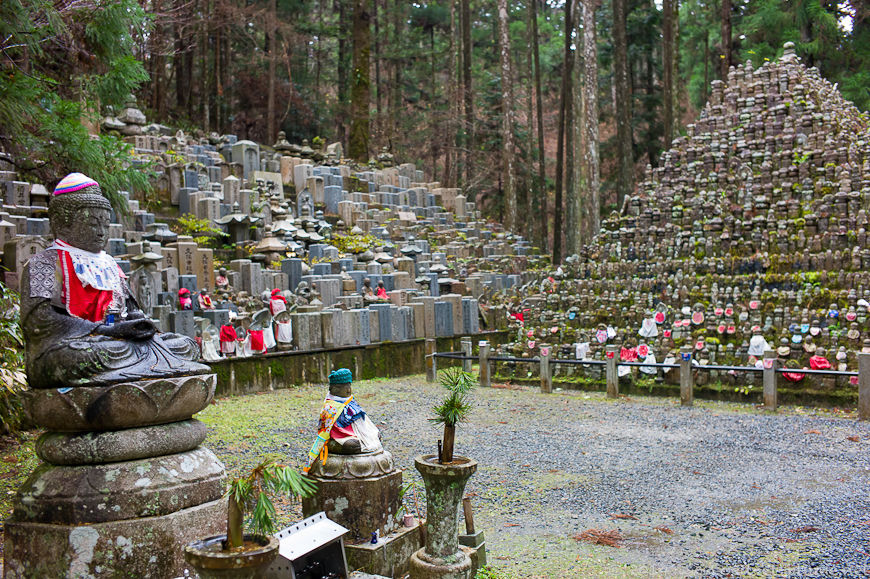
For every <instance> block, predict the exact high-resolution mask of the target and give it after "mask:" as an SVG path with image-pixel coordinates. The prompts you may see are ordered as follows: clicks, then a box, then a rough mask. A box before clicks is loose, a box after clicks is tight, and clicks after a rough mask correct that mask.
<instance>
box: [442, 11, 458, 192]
mask: <svg viewBox="0 0 870 579" xmlns="http://www.w3.org/2000/svg"><path fill="white" fill-rule="evenodd" d="M449 2H450V31H449V33H448V36H447V40H448V43H447V118H446V119H445V121H446V122H444V123H442V138H443V140H444V185H445V186H446V187H453V186H455V183H454V181H455V180H456V179H455V178H454V177H453V171H454V169H455V167H454V166H453V165H454V163H453V155H454V153H455V152H456V130H455V128H456V126H457V124H456V115H455V113H456V111H457V109H456V42H455V38H456V0H449Z"/></svg>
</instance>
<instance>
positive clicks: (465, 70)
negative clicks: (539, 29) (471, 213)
mask: <svg viewBox="0 0 870 579" xmlns="http://www.w3.org/2000/svg"><path fill="white" fill-rule="evenodd" d="M461 11H462V16H461V21H462V101H463V103H464V106H465V127H464V131H463V134H464V137H465V138H464V139H463V140H462V145H463V147H465V186H466V187H468V186H469V185H470V184H471V173H472V167H471V163H472V161H473V159H474V155H473V154H472V150H473V149H474V99H473V96H472V92H471V89H472V86H471V0H462V5H461ZM468 193H469V192H468V191H466V195H468Z"/></svg>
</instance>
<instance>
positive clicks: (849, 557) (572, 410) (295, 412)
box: [200, 376, 870, 578]
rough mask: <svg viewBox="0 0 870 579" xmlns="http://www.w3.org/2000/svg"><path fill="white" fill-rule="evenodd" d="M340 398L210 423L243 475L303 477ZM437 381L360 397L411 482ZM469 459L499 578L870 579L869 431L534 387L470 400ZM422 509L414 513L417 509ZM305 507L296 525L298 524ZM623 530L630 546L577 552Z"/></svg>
mask: <svg viewBox="0 0 870 579" xmlns="http://www.w3.org/2000/svg"><path fill="white" fill-rule="evenodd" d="M325 392H326V387H325V386H306V387H300V388H296V389H291V390H285V391H278V392H273V393H268V394H261V395H254V396H246V397H239V398H234V399H223V400H219V401H217V403H216V404H215V405H214V406H212V407H210V408H209V409H207V410H206V411H205V412H203V413H201V415H200V417H201V419H202V420H203V421H205V422H206V423H207V424H209V426H210V430H211V432H210V435H209V438H208V439H207V440H206V444H207V445H208V446H210V447H211V448H212V449H213V450H215V452H216V453H217V454H218V455H219V456H220V457H221V458H222V459H224V460H225V461H226V463H227V467H228V471H229V472H230V474H232V473H233V472H234V471H237V470H239V469H240V468H242V467H243V466H245V465H249V464H251V463H252V462H255V461H256V460H257V459H258V458H259V457H261V456H263V455H273V456H275V457H277V458H280V459H282V460H284V461H285V462H288V463H291V464H296V465H301V463H302V460H303V459H304V456H305V454H306V452H307V450H308V447H309V445H310V443H311V441H312V440H313V437H314V432H313V429H314V422H315V417H316V414H317V411H318V409H319V406H320V403H321V401H322V398H323V395H324V394H325ZM443 392H444V390H442V389H441V388H440V387H439V386H438V385H437V384H428V383H426V381H425V379H424V377H422V376H414V377H410V378H399V379H390V380H386V379H381V380H372V381H362V382H357V383H356V384H355V385H354V394H355V397H356V399H357V400H358V401H359V402H360V403H361V404H362V406H363V408H364V409H365V410H366V411H367V412H368V414H369V415H370V417H371V418H372V419H373V420H374V421H375V423H376V424H377V425H378V426H379V428H380V429H381V436H382V440H383V443H384V446H385V447H386V448H387V450H389V451H390V452H392V453H393V456H394V459H395V462H396V465H397V466H398V467H399V468H402V469H404V471H405V473H404V477H405V481H415V482H416V483H417V485H416V486H415V487H412V489H411V490H410V492H408V493H407V495H406V498H405V504H406V505H407V507H408V509H409V510H410V512H412V513H413V512H415V511H419V514H421V515H423V514H424V513H425V498H424V497H425V491H424V488H423V486H422V483H421V480H420V477H419V475H418V474H417V472H416V470H415V469H414V467H413V459H414V457H415V456H417V455H420V454H424V453H425V454H429V453H434V452H435V449H436V443H437V440H438V438H440V435H441V431H440V428H439V427H437V426H436V425H434V424H432V423H430V422H429V421H428V420H427V419H428V418H429V417H430V416H431V408H432V406H433V405H434V404H435V403H436V402H437V401H438V399H439V397H441V396H442V395H443ZM473 399H474V403H475V409H474V411H473V413H472V414H471V416H470V418H469V420H468V422H466V423H463V424H460V425H459V427H458V428H457V441H456V448H457V453H458V454H461V455H465V456H469V457H471V458H473V459H475V460H477V461H478V463H479V467H478V471H477V473H476V474H475V475H474V476H473V477H472V478H471V480H470V481H469V484H468V487H467V492H468V493H470V494H471V496H472V497H473V498H472V502H473V505H474V509H475V523H476V526H477V528H478V529H483V530H484V532H485V534H486V545H487V553H488V558H489V563H490V565H491V566H493V567H494V568H495V569H496V570H497V571H498V573H497V576H498V577H511V578H534V577H546V578H555V577H559V578H562V577H564V578H572V577H796V578H797V577H801V578H803V577H870V424H868V423H866V422H859V421H857V420H856V419H855V417H854V414H850V413H838V412H836V411H827V410H816V409H809V408H795V407H791V408H788V407H786V408H783V409H782V410H781V411H780V412H779V413H776V414H773V413H768V412H765V411H763V410H761V409H758V408H756V407H754V406H751V405H743V404H735V403H718V402H704V401H698V400H696V401H695V406H694V407H692V408H682V407H680V405H679V401H677V400H673V399H664V398H649V397H632V398H620V399H618V400H616V401H609V400H607V399H605V397H604V396H603V394H599V393H591V392H577V391H566V392H555V393H553V394H549V395H547V394H542V393H540V392H539V391H537V389H533V388H510V387H496V388H491V389H480V388H475V389H474V390H473ZM415 492H416V497H415ZM295 510H296V509H295V508H293V507H289V506H288V508H287V510H286V511H285V516H287V517H288V518H292V517H293V516H294V514H295V513H294V511H295ZM589 529H595V530H599V531H617V532H618V534H619V537H620V540H619V541H618V545H619V546H617V547H614V546H604V545H598V544H592V543H589V542H586V541H582V540H577V539H575V538H574V537H575V536H578V535H579V534H581V533H583V532H584V531H587V530H589Z"/></svg>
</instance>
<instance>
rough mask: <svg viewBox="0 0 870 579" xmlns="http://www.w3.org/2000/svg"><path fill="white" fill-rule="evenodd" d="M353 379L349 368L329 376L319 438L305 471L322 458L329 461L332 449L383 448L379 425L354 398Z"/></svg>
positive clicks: (357, 451) (346, 451)
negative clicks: (375, 423)
mask: <svg viewBox="0 0 870 579" xmlns="http://www.w3.org/2000/svg"><path fill="white" fill-rule="evenodd" d="M352 382H353V375H352V374H351V372H350V370H348V369H347V368H340V369H338V370H336V371H335V372H333V373H331V374H330V375H329V394H327V395H326V399H325V400H324V401H323V408H322V409H321V410H320V421H319V423H318V426H317V439H316V440H315V441H314V444H313V445H312V447H311V450H310V451H308V465H307V466H306V467H305V468H304V469H303V471H304V472H306V473H307V472H308V471H309V470H310V469H311V467H312V465H313V464H314V462H315V461H317V459H318V458H319V459H320V460H321V462H323V463H325V462H326V459H327V457H328V456H329V453H330V452H333V453H336V454H361V453H368V452H376V451H380V450H382V449H383V447H382V446H381V440H380V433H379V432H378V427H377V426H375V425H374V423H373V422H372V421H371V420H370V419H369V417H368V416H366V413H365V410H363V409H362V407H361V406H360V405H359V404H358V403H357V402H356V401H355V400H354V399H353V391H352V388H351V383H352Z"/></svg>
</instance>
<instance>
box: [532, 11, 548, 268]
mask: <svg viewBox="0 0 870 579" xmlns="http://www.w3.org/2000/svg"><path fill="white" fill-rule="evenodd" d="M529 7H530V8H529V10H530V12H531V20H532V56H533V58H534V61H535V108H536V113H537V119H535V120H536V122H537V130H538V131H537V132H538V179H537V181H538V182H537V194H538V199H539V201H540V203H539V204H540V211H539V219H540V230H541V234H540V235H541V237H540V240H541V247H542V249H543V250H544V251H546V250H547V248H548V247H549V241H550V234H549V231H548V229H549V227H548V225H549V223H550V215H549V208H548V207H547V206H548V205H549V204H548V203H547V174H546V161H547V160H546V156H545V154H544V104H543V99H542V96H541V92H542V91H541V59H540V55H539V51H538V2H537V0H531V2H530V3H529Z"/></svg>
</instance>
